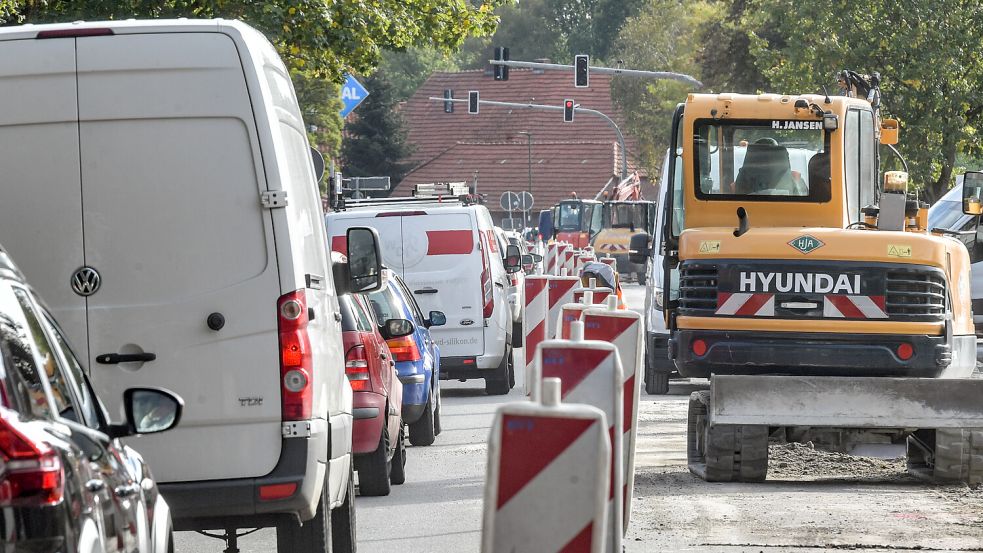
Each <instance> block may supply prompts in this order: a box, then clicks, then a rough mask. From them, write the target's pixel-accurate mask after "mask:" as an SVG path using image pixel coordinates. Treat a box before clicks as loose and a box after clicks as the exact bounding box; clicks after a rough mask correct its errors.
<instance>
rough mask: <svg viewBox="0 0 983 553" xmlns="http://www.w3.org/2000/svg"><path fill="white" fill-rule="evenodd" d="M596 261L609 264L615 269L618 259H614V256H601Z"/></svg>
mask: <svg viewBox="0 0 983 553" xmlns="http://www.w3.org/2000/svg"><path fill="white" fill-rule="evenodd" d="M598 261H600V262H601V263H604V264H605V265H610V266H612V267H614V268H615V269H617V268H618V260H617V259H615V258H613V257H602V258H600V259H598Z"/></svg>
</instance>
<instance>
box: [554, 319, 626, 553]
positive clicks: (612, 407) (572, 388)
mask: <svg viewBox="0 0 983 553" xmlns="http://www.w3.org/2000/svg"><path fill="white" fill-rule="evenodd" d="M570 330H571V339H570V340H547V341H545V342H543V343H542V344H540V346H539V355H538V358H539V367H540V376H539V378H540V379H541V382H543V381H545V379H547V378H559V379H560V381H561V382H562V392H561V397H562V398H563V401H564V402H568V403H583V404H586V405H591V406H594V407H597V408H598V409H600V410H601V411H602V412H604V417H605V419H606V420H607V422H608V431H609V432H610V433H611V473H610V480H609V483H610V487H609V488H608V493H607V499H608V524H607V527H606V529H605V536H606V537H605V542H606V546H605V551H606V552H607V553H621V542H622V536H623V527H624V524H623V522H622V518H623V512H622V509H623V508H624V502H623V497H622V495H623V493H624V473H623V471H624V463H623V461H622V455H623V453H624V446H623V445H622V440H623V438H624V435H623V433H622V432H620V429H622V428H623V427H624V422H623V413H624V408H625V404H624V386H623V382H624V377H623V376H622V369H621V360H620V358H619V356H618V349H617V348H616V347H615V346H614V345H613V344H609V343H606V342H600V341H596V340H584V324H583V323H582V322H580V321H576V322H574V323H572V325H571V328H570ZM615 429H619V431H615Z"/></svg>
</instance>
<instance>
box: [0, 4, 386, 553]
mask: <svg viewBox="0 0 983 553" xmlns="http://www.w3.org/2000/svg"><path fill="white" fill-rule="evenodd" d="M0 97H2V98H3V99H4V101H5V102H8V103H9V105H10V106H16V109H7V110H3V112H2V113H0V167H2V168H3V172H2V176H0V183H2V192H0V197H2V200H0V234H2V235H3V236H4V239H5V244H6V246H7V247H8V249H9V250H10V252H11V254H12V255H13V256H14V257H15V258H16V259H18V260H19V262H20V263H21V264H22V268H23V270H24V273H25V274H26V275H27V277H28V278H29V279H30V280H31V281H32V282H33V283H34V284H35V286H36V288H37V289H38V290H39V291H40V292H41V293H42V294H43V295H44V297H45V298H47V300H48V302H49V303H50V305H51V307H52V310H53V311H54V313H55V316H56V317H57V318H58V320H59V321H61V323H62V325H63V326H64V327H65V330H66V331H67V332H68V333H69V334H70V338H71V340H72V342H73V343H74V344H75V347H76V348H77V349H78V352H79V354H80V357H82V358H83V359H87V360H88V370H89V373H90V375H91V377H92V381H93V382H94V383H95V385H96V387H97V388H98V389H99V395H101V396H102V397H105V398H108V399H110V400H113V399H114V398H120V397H122V391H123V390H124V389H126V388H130V387H134V386H147V385H150V386H160V387H165V388H168V389H170V390H173V391H175V392H176V393H178V394H180V395H181V396H182V397H183V398H184V399H185V402H186V407H185V411H184V417H183V420H182V421H181V424H180V426H179V427H178V428H177V429H175V430H174V431H172V432H168V433H165V434H160V435H155V436H148V437H145V438H139V439H136V440H134V441H133V445H135V446H136V447H137V449H139V450H140V451H141V452H142V454H143V455H144V457H145V458H146V459H147V461H148V462H149V464H150V465H151V466H152V467H153V470H154V473H155V474H156V475H157V477H158V480H159V481H161V482H162V484H161V486H160V487H161V490H162V492H163V494H164V496H165V497H166V498H167V501H168V503H170V505H171V508H172V509H173V515H174V522H175V528H176V529H178V530H182V529H185V530H187V529H195V530H200V529H222V530H224V529H227V528H235V527H258V526H276V527H277V529H278V544H279V545H278V547H279V550H280V551H304V552H307V551H325V550H327V548H328V547H329V546H330V544H329V543H327V539H328V537H327V535H328V534H330V530H331V529H332V528H333V530H334V540H333V541H334V543H335V547H336V548H335V551H350V550H352V547H353V545H354V532H355V526H354V518H353V512H354V505H353V499H352V489H353V484H352V479H351V476H350V475H351V454H350V451H351V434H352V392H351V388H350V386H349V385H348V383H347V380H346V378H345V374H344V371H343V370H342V367H343V366H344V356H343V353H342V342H341V326H340V324H341V323H340V321H341V316H340V314H339V311H338V300H337V297H336V289H335V284H334V278H333V275H332V267H331V265H330V262H329V259H328V255H327V250H326V244H325V238H324V233H325V230H324V222H323V219H322V209H321V204H320V198H319V196H318V191H317V187H316V176H315V169H314V165H313V163H312V162H311V155H310V150H309V145H308V141H307V135H306V132H305V126H304V123H303V121H302V119H301V113H300V110H299V107H298V105H297V100H296V97H295V94H294V90H293V86H292V84H291V82H290V79H289V76H288V72H287V70H286V68H285V67H284V65H283V63H282V62H281V61H280V58H279V57H278V56H277V53H276V51H275V50H274V48H273V46H272V45H271V44H270V43H269V42H268V41H267V40H266V39H265V38H264V37H263V36H262V35H261V34H260V33H258V32H257V31H255V30H253V29H252V28H250V27H248V26H246V25H244V24H241V23H237V22H232V21H184V20H182V21H125V22H124V21H114V22H102V23H78V24H64V25H41V26H23V27H7V28H3V29H0ZM354 232H355V234H353V236H352V237H350V238H349V241H350V242H351V241H357V242H359V243H360V248H361V249H362V251H366V252H367V255H365V256H363V258H360V259H352V260H350V264H351V266H352V267H353V270H352V271H351V272H356V273H359V274H360V275H365V274H367V273H370V272H371V271H372V270H373V264H374V263H376V262H377V261H378V253H376V255H375V256H372V255H371V253H372V250H373V248H375V251H376V252H378V249H377V246H376V245H375V244H374V240H375V239H374V238H373V237H374V232H373V231H371V230H368V229H361V230H360V231H354ZM339 268H341V269H345V268H344V267H339ZM343 273H344V274H346V275H347V274H348V272H347V269H346V270H345V271H343ZM355 276H358V275H355ZM354 280H355V279H353V278H346V280H345V281H344V282H339V283H338V284H339V286H341V287H342V288H348V287H351V286H354V285H355V284H359V286H360V287H361V289H363V290H367V289H371V288H372V287H373V286H378V280H379V277H378V273H376V275H375V276H368V277H367V278H365V279H363V280H362V281H361V282H360V283H359V282H354ZM110 408H111V409H113V410H119V408H120V405H119V402H118V400H117V402H116V404H115V405H111V406H110ZM327 506H330V507H331V508H333V509H335V512H334V514H333V515H332V514H331V513H330V512H328V511H325V509H324V508H323V507H327ZM329 517H330V518H331V523H330V524H329V523H328V522H327V521H328V518H329ZM299 521H306V522H305V523H304V524H303V525H301V524H299Z"/></svg>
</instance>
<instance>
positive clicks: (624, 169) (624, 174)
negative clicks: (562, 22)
mask: <svg viewBox="0 0 983 553" xmlns="http://www.w3.org/2000/svg"><path fill="white" fill-rule="evenodd" d="M567 67H570V66H567ZM429 99H430V101H431V102H463V103H468V98H444V97H442V96H430V98H429ZM478 105H486V106H499V107H503V108H515V109H540V110H548V111H564V110H565V109H566V108H565V107H564V106H550V105H546V104H519V103H516V102H497V101H495V100H480V99H479V100H478ZM573 109H574V112H576V113H585V114H588V115H594V116H595V117H600V118H601V119H603V120H605V121H607V123H608V125H610V126H611V128H612V129H614V132H615V134H616V135H617V136H618V147H619V148H621V154H622V155H621V178H622V179H626V178H628V150H627V148H625V135H623V134H621V129H619V128H618V125H617V123H615V122H614V120H613V119H611V118H610V117H608V116H607V115H605V114H604V113H602V112H600V111H597V110H596V109H588V108H582V107H580V106H579V105H575V106H574V107H573Z"/></svg>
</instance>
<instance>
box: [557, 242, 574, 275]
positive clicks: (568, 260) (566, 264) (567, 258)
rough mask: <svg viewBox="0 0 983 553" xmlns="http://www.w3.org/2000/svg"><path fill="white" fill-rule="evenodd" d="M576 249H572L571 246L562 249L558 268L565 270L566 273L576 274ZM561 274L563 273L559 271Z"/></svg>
mask: <svg viewBox="0 0 983 553" xmlns="http://www.w3.org/2000/svg"><path fill="white" fill-rule="evenodd" d="M577 255H578V254H577V250H575V249H573V246H567V249H566V250H564V251H563V257H562V258H561V259H562V261H563V265H560V270H561V271H562V270H563V269H566V270H567V274H568V275H575V274H577V270H576V269H577ZM560 274H563V273H560Z"/></svg>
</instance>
